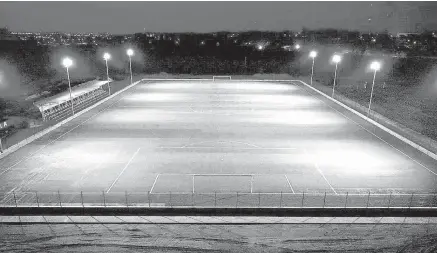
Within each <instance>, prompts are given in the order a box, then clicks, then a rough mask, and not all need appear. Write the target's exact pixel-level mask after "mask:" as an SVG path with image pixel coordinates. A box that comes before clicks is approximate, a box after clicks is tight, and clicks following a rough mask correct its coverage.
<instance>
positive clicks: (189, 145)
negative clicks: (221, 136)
mask: <svg viewBox="0 0 437 253" xmlns="http://www.w3.org/2000/svg"><path fill="white" fill-rule="evenodd" d="M211 142H212V143H238V144H243V145H247V146H251V147H254V148H259V149H261V147H260V146H257V145H254V144H250V143H246V142H240V141H202V142H196V143H190V144H187V145H185V146H182V147H181V148H189V147H193V145H196V144H202V143H211Z"/></svg>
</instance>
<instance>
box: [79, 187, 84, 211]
mask: <svg viewBox="0 0 437 253" xmlns="http://www.w3.org/2000/svg"><path fill="white" fill-rule="evenodd" d="M80 202H81V203H82V208H83V207H84V206H83V193H82V191H80Z"/></svg>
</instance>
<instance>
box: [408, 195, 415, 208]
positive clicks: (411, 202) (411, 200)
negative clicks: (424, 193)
mask: <svg viewBox="0 0 437 253" xmlns="http://www.w3.org/2000/svg"><path fill="white" fill-rule="evenodd" d="M413 196H414V192H413V193H411V199H410V204H409V205H408V209H410V208H411V205H412V204H413Z"/></svg>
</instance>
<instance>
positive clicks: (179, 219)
mask: <svg viewBox="0 0 437 253" xmlns="http://www.w3.org/2000/svg"><path fill="white" fill-rule="evenodd" d="M45 223H57V224H72V223H74V224H76V223H79V224H99V223H105V224H244V225H247V224H437V217H265V216H262V217H256V216H238V217H235V216H234V217H230V216H0V224H45Z"/></svg>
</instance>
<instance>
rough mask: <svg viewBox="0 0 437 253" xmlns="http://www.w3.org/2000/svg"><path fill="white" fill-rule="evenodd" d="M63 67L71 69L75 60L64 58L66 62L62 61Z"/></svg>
mask: <svg viewBox="0 0 437 253" xmlns="http://www.w3.org/2000/svg"><path fill="white" fill-rule="evenodd" d="M62 65H63V66H64V67H65V68H67V69H68V68H69V67H71V65H73V60H71V59H70V58H68V57H66V58H64V60H62Z"/></svg>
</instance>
